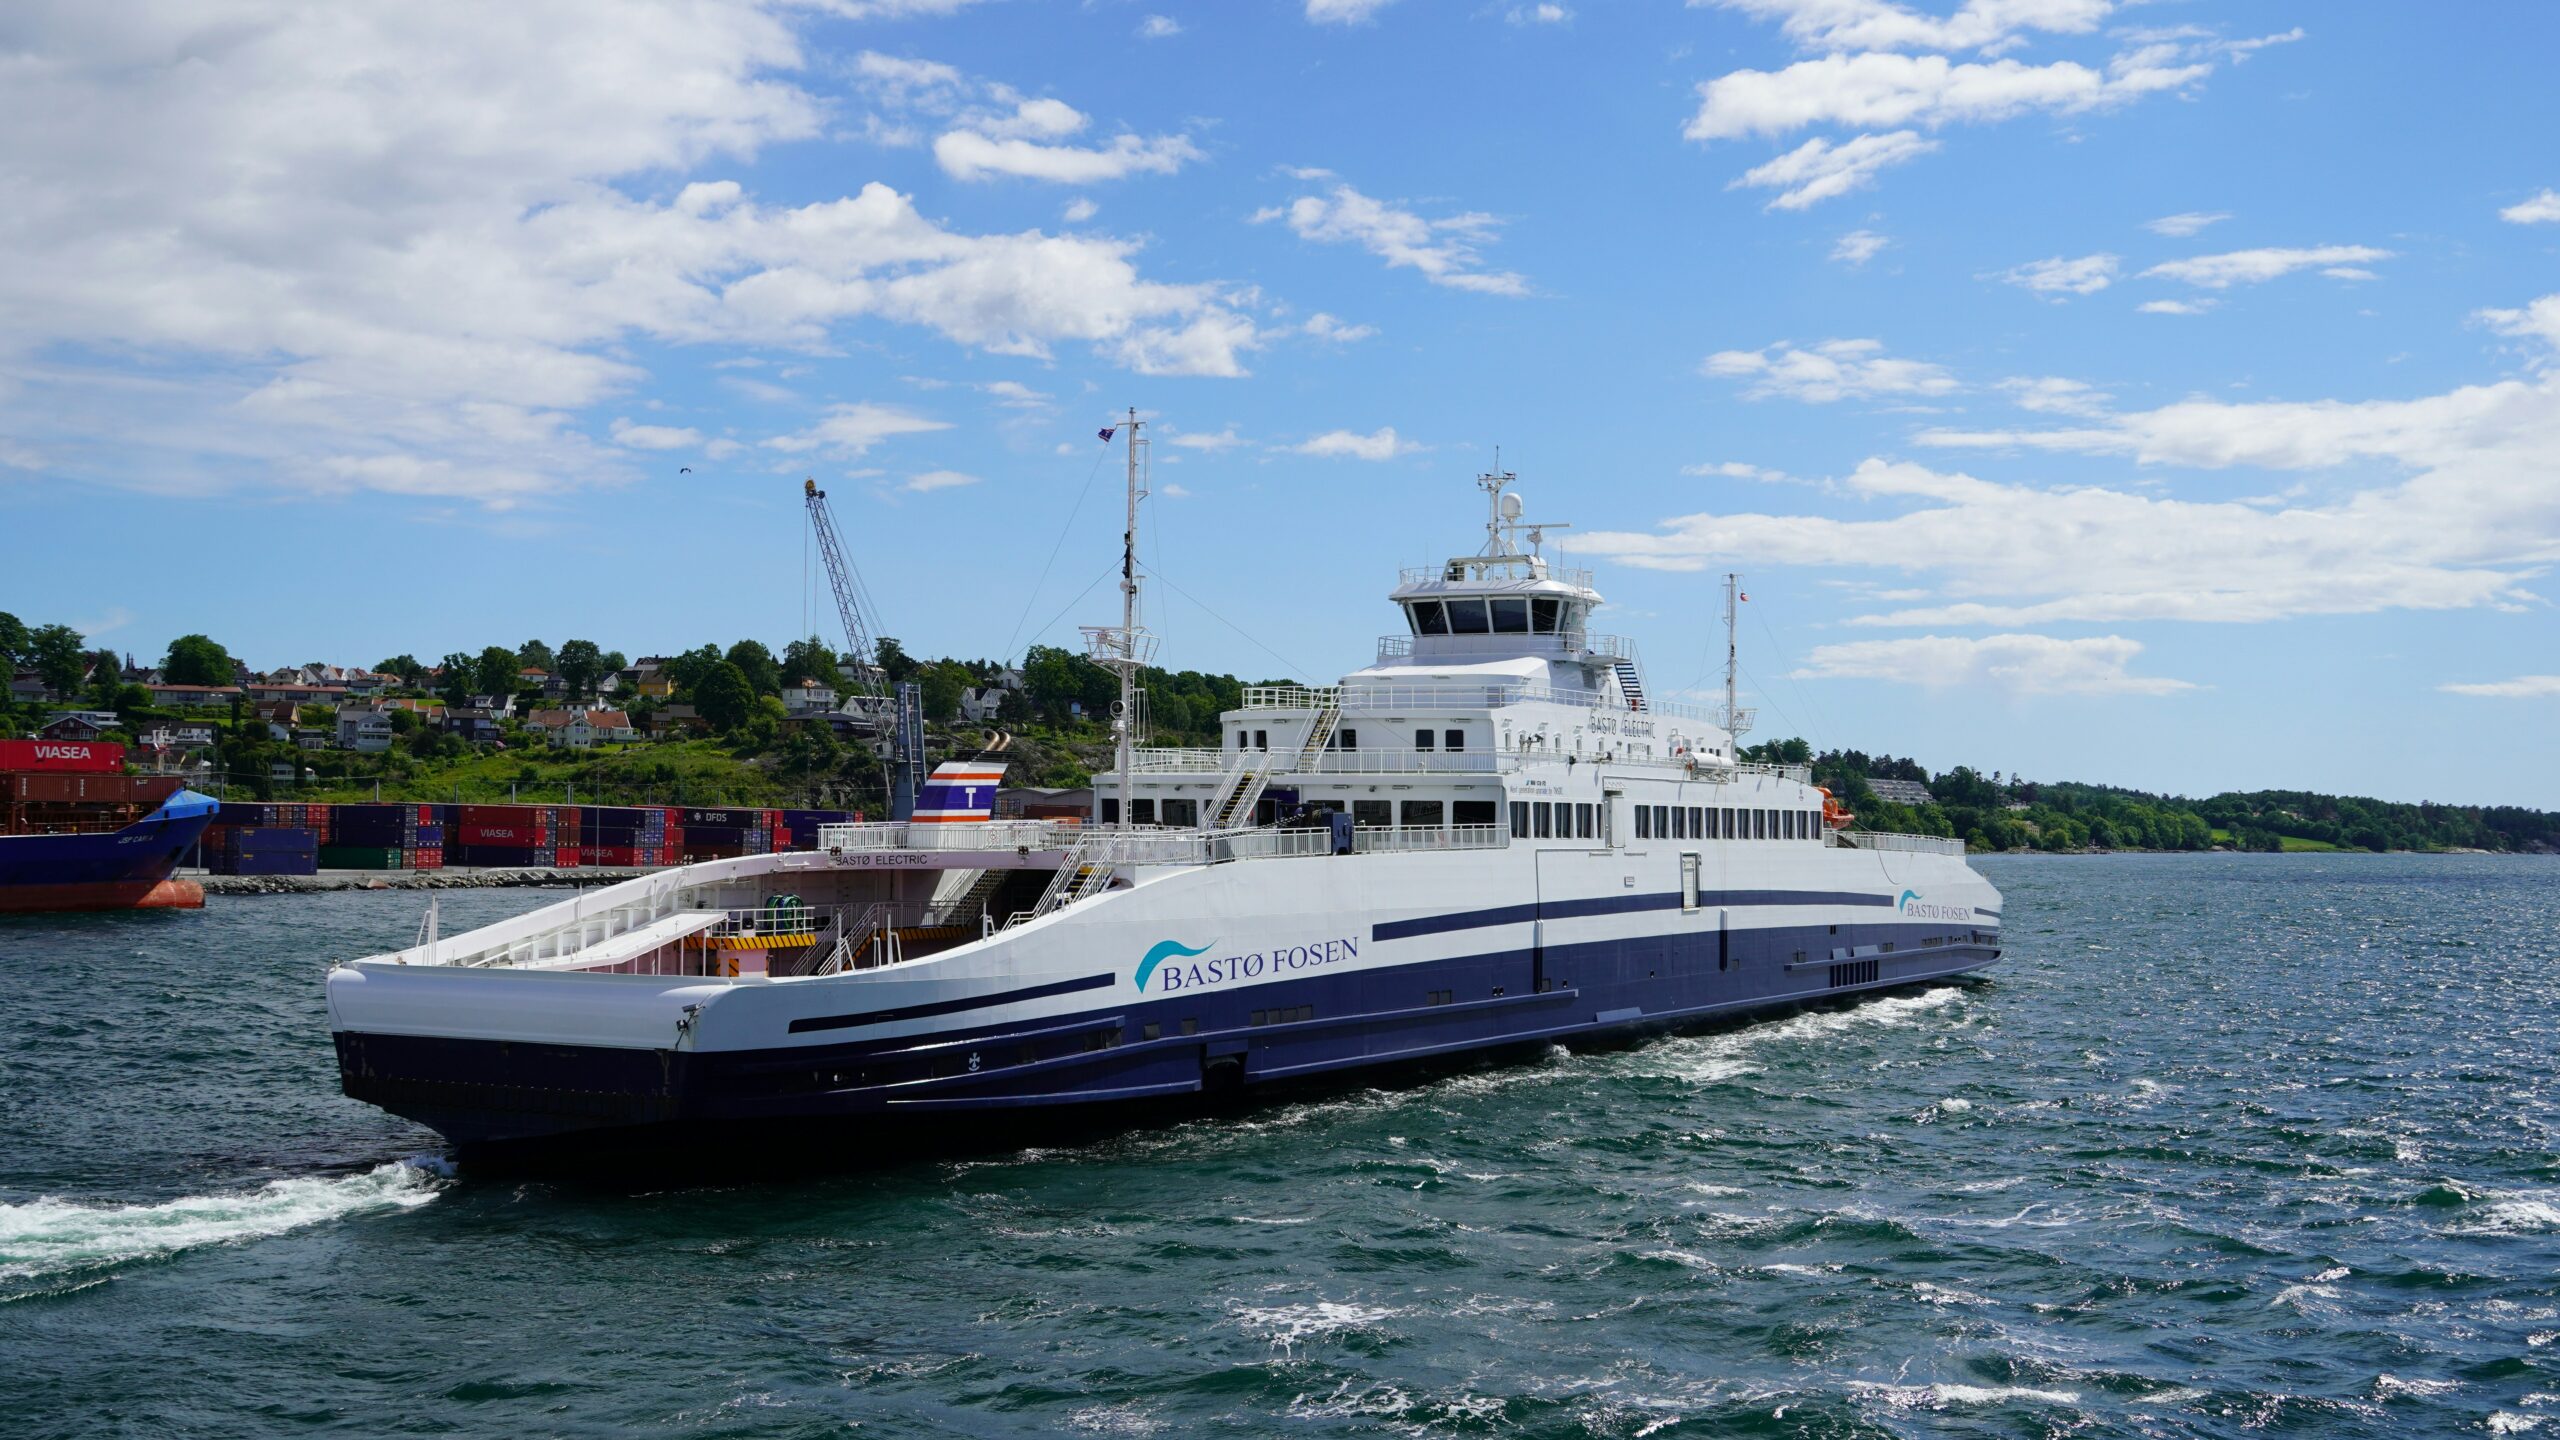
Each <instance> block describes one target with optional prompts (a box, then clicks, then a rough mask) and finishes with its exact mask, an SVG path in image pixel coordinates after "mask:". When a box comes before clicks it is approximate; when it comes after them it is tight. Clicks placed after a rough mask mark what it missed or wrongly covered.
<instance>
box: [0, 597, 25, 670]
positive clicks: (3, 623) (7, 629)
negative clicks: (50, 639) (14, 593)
mask: <svg viewBox="0 0 2560 1440" xmlns="http://www.w3.org/2000/svg"><path fill="white" fill-rule="evenodd" d="M27 638H28V631H27V622H25V621H23V620H21V619H19V618H18V617H17V616H15V615H12V614H10V613H9V612H8V611H6V610H0V665H5V666H8V667H9V669H10V670H11V671H12V672H15V671H16V669H17V668H18V666H19V664H20V663H22V662H23V661H25V659H26V658H27Z"/></svg>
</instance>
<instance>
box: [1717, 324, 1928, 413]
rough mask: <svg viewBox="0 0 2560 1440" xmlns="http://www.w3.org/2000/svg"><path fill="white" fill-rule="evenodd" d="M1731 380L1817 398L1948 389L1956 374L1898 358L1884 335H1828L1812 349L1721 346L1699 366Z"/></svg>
mask: <svg viewBox="0 0 2560 1440" xmlns="http://www.w3.org/2000/svg"><path fill="white" fill-rule="evenodd" d="M1699 369H1700V371H1701V372H1702V373H1704V374H1707V375H1711V376H1714V377H1716V378H1718V379H1726V380H1749V381H1750V382H1751V388H1750V390H1749V391H1748V392H1746V393H1748V394H1749V395H1750V396H1751V397H1752V398H1754V399H1761V398H1765V397H1768V396H1772V395H1777V396H1784V397H1786V398H1788V399H1790V400H1803V401H1807V402H1810V403H1813V404H1829V403H1830V402H1832V401H1834V400H1842V399H1865V398H1869V397H1872V396H1877V395H1944V394H1946V393H1948V392H1949V391H1952V390H1954V389H1955V388H1956V382H1955V377H1953V376H1951V375H1949V374H1948V373H1947V372H1946V371H1945V370H1944V369H1943V368H1941V367H1939V366H1936V365H1932V364H1929V363H1927V362H1926V361H1921V360H1897V359H1894V358H1893V357H1891V356H1889V355H1886V354H1885V353H1884V342H1883V341H1881V340H1825V341H1822V342H1820V343H1819V344H1817V345H1815V346H1814V347H1813V348H1812V349H1810V350H1806V349H1800V348H1798V347H1797V346H1795V345H1792V344H1789V343H1787V342H1785V341H1780V342H1779V343H1778V344H1775V345H1772V346H1769V347H1767V348H1765V349H1761V350H1719V351H1717V352H1716V353H1715V354H1713V355H1710V356H1708V357H1707V358H1706V361H1705V362H1704V363H1703V364H1702V365H1701V366H1700V367H1699Z"/></svg>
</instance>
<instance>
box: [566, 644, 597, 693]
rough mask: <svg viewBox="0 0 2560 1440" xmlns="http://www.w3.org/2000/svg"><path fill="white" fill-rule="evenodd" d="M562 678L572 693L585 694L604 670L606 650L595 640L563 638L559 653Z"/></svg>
mask: <svg viewBox="0 0 2560 1440" xmlns="http://www.w3.org/2000/svg"><path fill="white" fill-rule="evenodd" d="M559 667H560V679H561V682H562V683H563V684H566V685H567V686H568V687H569V693H570V694H572V695H584V694H586V693H587V692H588V690H590V689H592V688H593V687H594V685H595V683H596V677H597V676H598V675H600V674H602V673H603V670H604V652H603V651H602V650H599V649H597V648H596V642H594V641H593V640H563V641H561V642H560V655H559Z"/></svg>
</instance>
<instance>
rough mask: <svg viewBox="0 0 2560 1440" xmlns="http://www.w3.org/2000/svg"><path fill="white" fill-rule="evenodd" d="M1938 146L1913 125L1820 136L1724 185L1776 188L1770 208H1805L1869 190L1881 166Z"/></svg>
mask: <svg viewBox="0 0 2560 1440" xmlns="http://www.w3.org/2000/svg"><path fill="white" fill-rule="evenodd" d="M1937 148H1938V142H1937V141H1935V140H1923V139H1921V138H1920V135H1919V133H1918V132H1916V131H1911V130H1896V131H1894V132H1893V133H1891V134H1889V135H1861V136H1859V137H1858V138H1856V139H1855V140H1851V141H1848V142H1846V143H1845V144H1840V145H1834V144H1832V143H1831V142H1830V141H1828V140H1825V139H1823V138H1822V137H1820V136H1818V135H1817V136H1815V137H1814V138H1813V139H1811V140H1807V141H1806V142H1804V143H1803V144H1801V145H1799V146H1797V147H1796V148H1794V149H1793V150H1790V151H1788V152H1787V153H1786V154H1784V155H1781V156H1779V157H1777V158H1776V159H1774V160H1771V161H1769V162H1768V163H1766V164H1763V165H1755V166H1753V167H1752V168H1751V169H1749V170H1746V171H1744V172H1742V175H1741V178H1739V179H1737V180H1735V181H1733V182H1732V183H1731V184H1729V185H1727V186H1725V188H1726V189H1728V190H1734V189H1739V188H1741V187H1743V186H1746V185H1748V186H1753V187H1756V188H1759V189H1764V190H1777V191H1780V192H1782V193H1781V194H1780V195H1779V196H1778V198H1777V199H1775V200H1772V201H1770V202H1769V208H1770V209H1772V210H1802V209H1804V208H1806V207H1807V206H1810V205H1815V204H1818V203H1820V202H1822V201H1824V200H1829V199H1831V198H1832V197H1834V196H1837V195H1846V194H1848V193H1849V192H1850V191H1852V190H1861V189H1864V188H1866V187H1867V186H1868V185H1871V184H1873V183H1874V182H1875V177H1876V172H1877V171H1879V170H1885V169H1889V168H1891V167H1892V166H1895V165H1900V164H1902V163H1904V162H1905V161H1909V160H1917V159H1919V158H1920V157H1921V156H1923V155H1926V154H1928V153H1929V152H1930V151H1932V150H1935V149H1937Z"/></svg>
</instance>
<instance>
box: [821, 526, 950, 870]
mask: <svg viewBox="0 0 2560 1440" xmlns="http://www.w3.org/2000/svg"><path fill="white" fill-rule="evenodd" d="M800 489H801V494H802V496H803V497H804V498H805V499H806V500H807V502H808V506H809V526H810V528H811V529H812V530H813V531H815V532H816V534H817V537H818V558H819V560H820V561H821V562H823V563H824V564H825V565H826V567H827V584H828V585H829V586H830V587H832V588H833V589H834V591H835V597H836V618H837V619H838V621H840V622H841V623H842V624H843V626H844V643H845V647H846V650H847V654H846V657H845V658H846V661H847V665H848V668H849V669H850V671H851V673H850V674H848V675H845V676H843V677H842V678H843V679H844V681H845V696H844V703H843V705H842V706H841V707H839V708H840V710H841V712H842V713H843V714H846V715H849V716H852V717H853V718H854V723H855V726H856V728H857V729H860V730H865V731H868V732H870V733H871V734H874V735H877V734H879V733H880V732H882V731H884V730H885V731H888V732H889V734H890V744H889V752H888V754H887V756H885V757H884V758H885V760H886V761H887V770H888V774H887V777H886V778H887V780H888V783H889V813H890V814H891V816H892V817H894V818H896V819H900V820H904V819H905V818H907V816H908V815H909V814H910V813H911V812H912V811H913V810H914V809H915V797H916V792H917V790H918V789H920V788H921V787H922V786H923V783H924V769H925V765H924V707H923V701H922V699H921V697H920V696H919V694H918V693H917V690H916V687H915V686H914V685H911V684H910V685H899V686H896V687H894V688H893V687H891V685H890V684H889V677H888V672H887V671H886V670H883V669H882V668H881V665H880V647H879V642H878V641H877V640H876V639H874V638H873V635H872V627H871V626H870V624H869V623H867V622H866V621H865V619H864V618H863V612H864V610H865V608H866V607H865V606H864V604H863V597H862V587H861V581H860V580H859V579H857V578H856V577H855V575H854V573H853V567H852V566H851V565H849V564H847V563H846V562H845V558H844V545H843V542H842V541H840V540H839V539H837V537H836V520H835V514H834V512H833V511H831V510H829V509H828V508H827V492H826V491H824V490H821V489H819V488H818V482H817V481H816V480H814V479H804V480H802V481H801V482H800Z"/></svg>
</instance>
